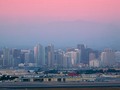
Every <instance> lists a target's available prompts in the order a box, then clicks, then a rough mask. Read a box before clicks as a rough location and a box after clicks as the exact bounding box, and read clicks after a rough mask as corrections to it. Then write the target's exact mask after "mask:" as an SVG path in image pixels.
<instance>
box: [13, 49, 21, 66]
mask: <svg viewBox="0 0 120 90" xmlns="http://www.w3.org/2000/svg"><path fill="white" fill-rule="evenodd" d="M11 54H12V63H11V64H12V66H13V67H17V66H18V64H20V63H21V58H20V55H21V50H20V49H16V48H14V49H12V52H11Z"/></svg>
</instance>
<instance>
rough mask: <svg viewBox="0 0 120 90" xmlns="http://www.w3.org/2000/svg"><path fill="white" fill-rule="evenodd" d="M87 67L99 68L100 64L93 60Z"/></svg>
mask: <svg viewBox="0 0 120 90" xmlns="http://www.w3.org/2000/svg"><path fill="white" fill-rule="evenodd" d="M89 66H90V67H99V66H100V62H99V60H97V59H93V60H90V61H89Z"/></svg>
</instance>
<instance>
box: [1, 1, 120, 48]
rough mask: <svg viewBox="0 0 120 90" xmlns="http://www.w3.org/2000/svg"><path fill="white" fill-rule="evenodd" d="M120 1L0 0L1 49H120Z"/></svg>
mask: <svg viewBox="0 0 120 90" xmlns="http://www.w3.org/2000/svg"><path fill="white" fill-rule="evenodd" d="M119 34H120V0H0V46H14V47H15V46H34V45H35V44H36V43H38V42H39V43H41V44H43V45H47V44H49V43H53V44H54V45H56V46H58V47H60V46H61V47H62V46H75V45H76V44H78V43H84V44H87V45H88V46H89V47H98V48H101V47H102V48H103V47H112V48H119V49H120V35H119Z"/></svg>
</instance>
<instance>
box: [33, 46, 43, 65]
mask: <svg viewBox="0 0 120 90" xmlns="http://www.w3.org/2000/svg"><path fill="white" fill-rule="evenodd" d="M34 61H35V64H36V66H43V65H44V64H45V60H44V49H43V46H42V45H40V44H37V45H36V46H35V47H34Z"/></svg>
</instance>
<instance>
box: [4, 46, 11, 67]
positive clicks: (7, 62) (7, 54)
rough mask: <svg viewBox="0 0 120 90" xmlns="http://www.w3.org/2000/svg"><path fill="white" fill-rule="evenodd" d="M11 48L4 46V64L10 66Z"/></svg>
mask: <svg viewBox="0 0 120 90" xmlns="http://www.w3.org/2000/svg"><path fill="white" fill-rule="evenodd" d="M10 60H11V58H10V50H9V48H3V66H4V67H9V66H10Z"/></svg>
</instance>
